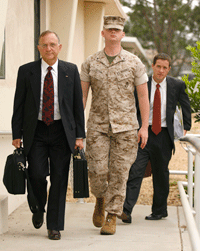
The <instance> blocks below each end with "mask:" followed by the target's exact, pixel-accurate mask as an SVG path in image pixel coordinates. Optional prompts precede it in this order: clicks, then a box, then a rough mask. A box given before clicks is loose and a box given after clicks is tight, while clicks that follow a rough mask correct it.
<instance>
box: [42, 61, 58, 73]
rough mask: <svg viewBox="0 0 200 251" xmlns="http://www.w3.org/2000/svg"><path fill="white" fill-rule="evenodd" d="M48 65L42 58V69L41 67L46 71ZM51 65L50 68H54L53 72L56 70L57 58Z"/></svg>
mask: <svg viewBox="0 0 200 251" xmlns="http://www.w3.org/2000/svg"><path fill="white" fill-rule="evenodd" d="M48 67H49V65H48V64H47V63H46V62H45V61H44V60H43V59H42V69H43V71H47V68H48ZM51 67H52V70H54V71H55V72H56V71H57V69H58V59H57V61H56V62H55V64H53V65H52V66H51Z"/></svg>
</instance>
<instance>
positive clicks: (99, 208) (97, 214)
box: [93, 198, 105, 227]
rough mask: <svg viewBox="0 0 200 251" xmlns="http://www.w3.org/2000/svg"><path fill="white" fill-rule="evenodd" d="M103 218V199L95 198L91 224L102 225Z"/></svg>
mask: <svg viewBox="0 0 200 251" xmlns="http://www.w3.org/2000/svg"><path fill="white" fill-rule="evenodd" d="M104 220H105V199H104V198H96V205H95V208H94V213H93V224H94V226H95V227H102V226H103V223H104Z"/></svg>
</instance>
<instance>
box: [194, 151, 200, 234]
mask: <svg viewBox="0 0 200 251" xmlns="http://www.w3.org/2000/svg"><path fill="white" fill-rule="evenodd" d="M194 209H195V212H196V215H195V221H196V224H197V228H198V231H199V233H200V155H199V154H198V153H197V154H196V157H195V185H194Z"/></svg>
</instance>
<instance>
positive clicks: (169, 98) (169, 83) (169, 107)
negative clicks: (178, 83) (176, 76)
mask: <svg viewBox="0 0 200 251" xmlns="http://www.w3.org/2000/svg"><path fill="white" fill-rule="evenodd" d="M166 81H167V111H166V113H167V114H166V116H167V117H168V115H169V114H170V111H171V110H172V107H173V104H174V95H175V89H174V84H173V82H172V81H171V79H170V78H168V77H167V78H166Z"/></svg>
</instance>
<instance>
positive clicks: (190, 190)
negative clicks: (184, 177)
mask: <svg viewBox="0 0 200 251" xmlns="http://www.w3.org/2000/svg"><path fill="white" fill-rule="evenodd" d="M187 189H188V196H189V204H190V206H191V208H192V207H193V154H192V152H191V151H188V187H187Z"/></svg>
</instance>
